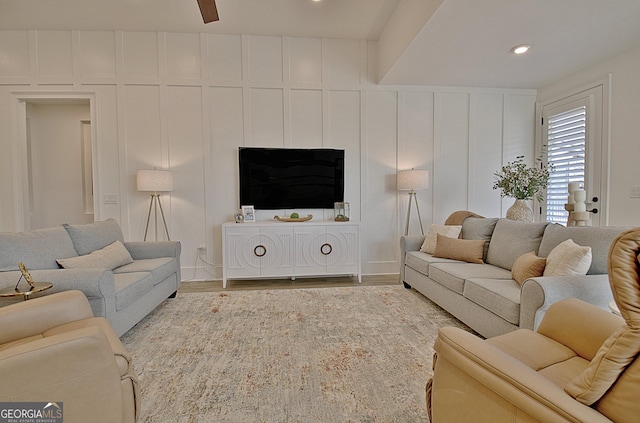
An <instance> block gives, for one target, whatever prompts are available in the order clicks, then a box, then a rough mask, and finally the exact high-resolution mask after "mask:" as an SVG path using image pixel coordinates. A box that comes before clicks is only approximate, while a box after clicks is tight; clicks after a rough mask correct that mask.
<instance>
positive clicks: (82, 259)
mask: <svg viewBox="0 0 640 423" xmlns="http://www.w3.org/2000/svg"><path fill="white" fill-rule="evenodd" d="M56 261H57V262H58V264H59V265H60V266H62V267H63V268H65V269H109V270H113V269H115V268H116V267H120V266H124V265H125V264H129V263H131V262H133V258H131V254H129V251H128V250H127V248H126V247H125V246H124V245H122V243H121V242H120V241H116V242H114V243H112V244H109V245H107V246H106V247H104V248H102V249H100V250H95V251H93V252H91V253H89V254H85V255H84V256H78V257H71V258H66V259H58V260H56Z"/></svg>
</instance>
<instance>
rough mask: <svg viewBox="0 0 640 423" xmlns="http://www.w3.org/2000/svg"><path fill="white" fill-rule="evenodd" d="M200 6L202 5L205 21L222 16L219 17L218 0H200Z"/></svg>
mask: <svg viewBox="0 0 640 423" xmlns="http://www.w3.org/2000/svg"><path fill="white" fill-rule="evenodd" d="M198 6H200V14H202V20H204V23H209V22H214V21H219V20H220V17H218V8H217V7H216V0H198Z"/></svg>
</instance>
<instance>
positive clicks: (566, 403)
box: [427, 228, 640, 423]
mask: <svg viewBox="0 0 640 423" xmlns="http://www.w3.org/2000/svg"><path fill="white" fill-rule="evenodd" d="M639 252H640V228H636V229H633V230H630V231H627V232H624V233H622V234H621V235H620V236H619V237H618V238H617V239H616V240H615V241H614V242H613V243H612V245H611V249H610V251H609V258H608V266H609V280H610V284H611V289H612V291H613V294H614V298H615V300H616V303H617V305H618V308H619V309H620V313H621V315H622V317H623V318H620V317H617V316H615V315H614V314H613V313H609V312H607V311H605V310H602V309H600V308H598V307H595V306H593V305H591V304H587V303H584V302H582V301H580V300H577V299H568V300H564V301H561V302H558V303H556V304H554V305H552V306H551V307H550V308H549V310H548V311H547V313H546V314H545V316H544V319H543V321H542V323H541V324H540V326H539V328H538V330H537V332H533V331H530V330H525V329H520V330H516V331H514V332H510V333H507V334H504V335H500V336H497V337H494V338H490V339H487V340H482V339H480V338H478V337H476V336H474V335H472V334H470V333H468V332H465V331H463V330H460V329H457V328H442V329H441V330H440V333H439V336H438V338H437V340H436V343H435V351H436V353H435V355H434V375H433V378H432V379H431V380H430V381H429V382H428V383H427V410H428V412H429V417H430V419H431V421H432V422H435V423H443V422H474V423H478V422H492V423H495V422H545V423H549V422H611V421H615V422H619V423H626V422H636V421H638V416H640V401H638V398H637V394H638V388H639V387H640V360H638V354H639V353H640V276H639V269H640V266H639V264H638V260H639V257H638V253H639Z"/></svg>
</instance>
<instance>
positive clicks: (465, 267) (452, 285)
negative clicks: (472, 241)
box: [429, 261, 511, 295]
mask: <svg viewBox="0 0 640 423" xmlns="http://www.w3.org/2000/svg"><path fill="white" fill-rule="evenodd" d="M429 277H430V278H431V279H432V280H433V281H434V282H437V283H439V284H440V285H442V286H444V287H446V288H449V289H450V290H452V291H454V292H457V293H458V294H461V295H462V292H463V289H464V284H465V280H466V279H469V278H476V277H479V278H493V279H509V280H511V272H509V271H507V270H504V269H501V268H499V267H496V266H489V265H486V264H476V263H462V262H459V261H457V262H452V263H433V264H431V265H430V266H429Z"/></svg>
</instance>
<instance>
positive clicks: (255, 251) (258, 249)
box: [253, 245, 267, 257]
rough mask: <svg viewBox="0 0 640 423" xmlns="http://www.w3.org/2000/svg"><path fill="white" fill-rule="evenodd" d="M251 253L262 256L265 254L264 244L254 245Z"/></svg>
mask: <svg viewBox="0 0 640 423" xmlns="http://www.w3.org/2000/svg"><path fill="white" fill-rule="evenodd" d="M253 254H255V255H256V257H262V256H264V255H265V254H267V249H266V248H265V246H264V245H256V248H254V249H253Z"/></svg>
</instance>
